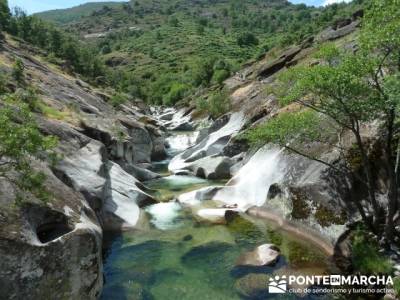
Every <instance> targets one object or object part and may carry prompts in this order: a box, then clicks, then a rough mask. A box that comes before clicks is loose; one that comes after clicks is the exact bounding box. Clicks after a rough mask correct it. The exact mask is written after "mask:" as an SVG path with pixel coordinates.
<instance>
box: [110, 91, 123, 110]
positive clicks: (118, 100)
mask: <svg viewBox="0 0 400 300" xmlns="http://www.w3.org/2000/svg"><path fill="white" fill-rule="evenodd" d="M126 101H127V97H126V96H125V95H123V94H119V93H118V94H115V95H114V96H112V97H111V99H110V104H111V105H112V106H114V107H119V106H121V105H122V104H124V103H126Z"/></svg>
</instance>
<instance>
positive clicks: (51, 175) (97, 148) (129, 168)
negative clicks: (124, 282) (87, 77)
mask: <svg viewBox="0 0 400 300" xmlns="http://www.w3.org/2000/svg"><path fill="white" fill-rule="evenodd" d="M40 54H41V53H40V52H39V51H38V50H37V49H33V48H31V47H29V46H28V45H25V44H23V43H22V42H18V41H15V40H13V39H11V38H10V37H7V39H6V41H4V42H2V44H1V45H0V69H1V72H4V73H5V74H9V73H11V66H12V64H13V63H14V61H15V59H16V58H19V59H21V61H22V63H23V64H24V66H25V71H24V72H25V77H26V81H27V84H29V85H31V86H34V87H35V88H36V89H37V90H36V93H37V94H38V95H39V98H40V99H41V100H40V101H41V107H42V109H41V111H42V112H41V113H37V114H35V118H36V119H37V123H38V125H39V128H40V130H41V131H42V132H43V133H44V134H46V135H53V136H56V137H58V139H59V143H58V146H57V149H56V152H57V153H58V154H59V157H60V158H61V159H60V160H59V162H58V163H57V164H56V165H54V166H48V165H45V164H44V163H39V162H35V161H32V165H33V166H34V168H35V169H36V170H40V171H43V172H44V173H45V174H46V175H47V180H46V183H45V186H46V188H47V190H49V191H51V196H50V200H49V201H48V202H47V203H43V202H42V201H39V200H38V199H36V198H35V196H34V195H30V194H28V193H23V194H22V199H21V198H20V197H19V195H18V194H19V193H18V192H19V191H18V189H17V187H16V186H15V185H14V184H13V183H12V180H11V181H10V180H6V179H4V178H2V179H1V180H0V193H1V197H0V206H1V213H0V255H1V257H2V260H1V262H0V286H1V287H2V288H1V291H0V298H7V299H49V298H61V299H87V298H89V299H95V298H97V297H98V296H99V294H100V291H101V288H102V282H103V276H102V256H101V251H102V231H103V229H110V230H121V229H122V228H137V227H140V226H147V220H146V218H145V216H144V213H143V212H142V210H141V207H144V206H146V205H148V204H150V203H154V202H155V200H154V199H153V198H152V197H151V196H150V195H149V194H148V193H147V192H146V191H145V190H146V188H145V187H144V186H143V185H142V184H141V183H140V181H139V179H140V180H148V179H151V178H154V177H157V175H156V174H154V173H152V172H150V171H148V170H147V169H146V168H147V167H148V165H149V163H150V162H151V160H152V158H162V157H163V156H164V155H165V147H164V139H163V135H162V131H161V130H160V129H159V126H158V124H157V122H156V121H155V120H153V119H152V118H150V117H148V116H147V113H148V111H147V108H146V107H145V105H143V103H141V102H137V103H135V104H129V105H122V106H121V108H120V109H119V110H116V109H114V108H113V106H112V105H110V104H109V103H108V102H109V100H110V96H109V95H108V94H107V92H104V91H102V90H99V89H96V88H94V87H92V86H90V85H89V84H87V83H85V82H84V81H82V80H80V79H78V78H75V77H73V76H71V75H68V74H66V73H64V72H62V71H61V70H60V69H59V68H58V67H57V66H55V65H52V64H50V63H48V62H45V61H44V59H43V58H42V57H41V55H40ZM9 88H10V89H11V90H15V89H16V86H13V84H12V83H10V86H9ZM12 176H15V174H13V171H10V174H9V175H8V177H10V178H12Z"/></svg>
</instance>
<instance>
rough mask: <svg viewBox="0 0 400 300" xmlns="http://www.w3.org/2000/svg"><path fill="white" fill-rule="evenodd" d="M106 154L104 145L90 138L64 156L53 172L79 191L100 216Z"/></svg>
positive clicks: (105, 171) (104, 181)
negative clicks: (71, 152)
mask: <svg viewBox="0 0 400 300" xmlns="http://www.w3.org/2000/svg"><path fill="white" fill-rule="evenodd" d="M106 160H107V154H106V150H105V148H104V145H103V144H101V143H100V142H97V141H94V140H92V141H91V142H89V143H88V144H87V145H86V146H84V147H82V148H81V149H79V150H78V151H76V152H75V153H73V154H72V155H70V156H65V157H64V158H63V160H61V161H60V162H59V163H58V164H57V166H56V167H55V172H56V174H57V175H58V177H59V178H60V179H62V181H63V182H65V183H67V184H68V185H69V186H71V187H72V188H73V189H74V190H75V191H78V192H81V193H82V194H83V195H84V196H85V198H86V199H87V201H88V202H89V204H90V206H91V207H92V208H93V209H94V210H95V211H96V213H98V215H99V217H100V218H101V210H102V207H103V196H104V186H105V183H106V173H107V170H106V165H105V163H106Z"/></svg>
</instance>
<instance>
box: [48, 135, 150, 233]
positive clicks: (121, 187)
mask: <svg viewBox="0 0 400 300" xmlns="http://www.w3.org/2000/svg"><path fill="white" fill-rule="evenodd" d="M56 173H57V175H58V177H59V178H61V179H62V180H63V181H64V182H65V183H67V184H68V185H69V186H71V187H72V188H73V189H74V190H76V191H79V192H81V193H82V194H83V195H84V196H85V198H86V199H87V200H88V202H89V203H90V206H91V207H92V208H93V209H94V210H95V212H96V214H97V215H98V217H99V220H100V222H101V223H102V226H103V227H104V228H105V229H112V230H117V229H121V228H124V227H135V226H136V225H137V226H141V225H143V224H142V223H143V222H142V221H143V220H144V218H143V217H144V213H143V212H142V211H141V210H140V207H143V206H145V205H147V204H150V203H155V200H154V199H153V198H152V197H151V196H150V195H148V194H146V193H145V192H144V191H143V190H142V188H143V185H142V184H141V183H140V182H139V181H138V180H137V179H136V178H135V177H133V176H132V175H130V174H128V173H127V172H125V171H124V170H123V169H122V168H121V167H120V166H119V165H118V164H116V163H113V162H110V161H108V159H107V154H106V151H105V149H104V145H103V144H101V143H100V142H98V141H94V140H92V141H91V142H90V143H89V144H87V145H86V146H85V147H83V148H81V149H80V150H79V151H77V152H76V153H74V154H73V155H71V156H67V157H64V159H63V160H62V161H60V162H59V163H58V165H57V166H56Z"/></svg>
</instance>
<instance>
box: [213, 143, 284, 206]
mask: <svg viewBox="0 0 400 300" xmlns="http://www.w3.org/2000/svg"><path fill="white" fill-rule="evenodd" d="M282 152H283V149H281V150H279V149H277V148H271V147H268V146H265V147H263V148H261V149H260V150H258V151H257V152H256V154H254V155H253V156H252V157H251V158H250V160H249V161H248V162H247V163H246V164H245V165H244V166H243V167H242V168H241V169H240V170H239V171H238V173H237V174H236V175H235V176H234V177H233V178H232V179H231V180H230V181H229V182H228V184H227V185H226V186H225V187H224V188H222V189H221V190H220V191H218V192H217V194H216V195H215V196H214V198H213V200H218V201H222V202H224V203H226V204H229V205H237V206H238V209H239V210H241V211H245V210H247V209H248V208H249V207H251V206H262V205H263V204H264V203H265V201H266V199H267V195H268V191H269V188H270V186H271V185H272V184H274V183H279V182H281V181H282V180H283V178H284V175H285V170H286V164H285V163H284V161H283V160H282V157H281V153H282Z"/></svg>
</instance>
